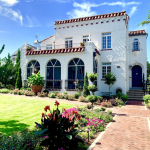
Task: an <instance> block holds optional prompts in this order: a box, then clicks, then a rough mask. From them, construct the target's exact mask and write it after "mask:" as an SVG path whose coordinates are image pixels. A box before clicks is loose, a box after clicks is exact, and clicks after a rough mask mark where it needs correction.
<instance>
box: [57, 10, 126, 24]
mask: <svg viewBox="0 0 150 150" xmlns="http://www.w3.org/2000/svg"><path fill="white" fill-rule="evenodd" d="M124 15H126V16H128V15H127V14H126V11H121V12H116V13H110V14H102V15H95V16H89V17H82V18H74V19H68V20H61V21H55V24H54V25H60V24H67V23H75V22H81V21H89V20H96V19H102V18H110V17H117V16H124Z"/></svg>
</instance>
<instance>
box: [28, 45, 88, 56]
mask: <svg viewBox="0 0 150 150" xmlns="http://www.w3.org/2000/svg"><path fill="white" fill-rule="evenodd" d="M83 51H85V47H75V48H61V49H50V50H35V51H27V52H26V55H42V54H56V53H75V52H83Z"/></svg>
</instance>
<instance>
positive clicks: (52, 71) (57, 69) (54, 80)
mask: <svg viewBox="0 0 150 150" xmlns="http://www.w3.org/2000/svg"><path fill="white" fill-rule="evenodd" d="M46 79H47V81H46V87H47V88H49V89H60V88H61V64H60V62H59V61H58V60H56V59H52V60H50V61H49V62H48V64H47V77H46Z"/></svg>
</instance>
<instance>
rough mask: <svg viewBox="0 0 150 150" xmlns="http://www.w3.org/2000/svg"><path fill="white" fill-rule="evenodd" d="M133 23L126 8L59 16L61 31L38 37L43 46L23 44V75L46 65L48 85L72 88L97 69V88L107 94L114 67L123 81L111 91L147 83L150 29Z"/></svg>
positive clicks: (44, 72) (57, 26)
mask: <svg viewBox="0 0 150 150" xmlns="http://www.w3.org/2000/svg"><path fill="white" fill-rule="evenodd" d="M128 28H129V16H128V15H127V14H126V12H125V11H122V12H116V13H110V14H102V15H95V16H90V17H82V18H74V19H67V20H61V21H55V24H54V29H55V35H52V36H50V37H48V38H46V39H44V40H42V41H41V42H38V41H35V43H34V46H35V45H36V47H37V49H34V50H33V49H32V50H27V48H28V45H27V43H26V44H25V45H24V46H23V47H22V48H21V69H22V80H23V81H25V80H27V78H28V77H29V76H30V75H31V74H32V73H33V72H34V73H37V72H38V71H39V70H40V73H41V75H42V76H43V77H44V78H45V82H46V84H45V88H47V89H50V90H60V91H61V92H64V91H68V93H70V94H71V93H74V92H75V85H74V83H73V82H74V81H75V80H76V79H78V80H79V84H80V85H81V86H83V84H84V76H85V73H86V72H87V73H88V74H89V73H90V72H96V73H97V75H98V78H97V81H96V82H95V83H94V84H96V85H97V86H98V91H97V92H96V94H97V95H104V94H108V91H109V90H108V85H106V84H105V83H104V82H105V75H106V74H107V73H109V72H112V73H114V74H115V75H116V77H117V82H116V83H115V84H114V85H113V86H112V88H111V94H116V92H118V91H122V92H123V93H125V94H126V92H128V91H129V89H130V88H132V87H142V75H143V73H144V74H145V77H146V76H147V63H146V60H147V46H146V39H147V36H148V34H147V33H146V32H145V30H138V31H129V29H128ZM81 42H83V43H82V44H80V43H81ZM89 84H90V85H91V84H92V83H91V82H90V81H89Z"/></svg>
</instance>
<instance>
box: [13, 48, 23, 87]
mask: <svg viewBox="0 0 150 150" xmlns="http://www.w3.org/2000/svg"><path fill="white" fill-rule="evenodd" d="M15 77H16V84H15V87H16V88H19V89H20V88H21V87H22V78H21V67H20V50H18V53H17V59H16V75H15Z"/></svg>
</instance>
